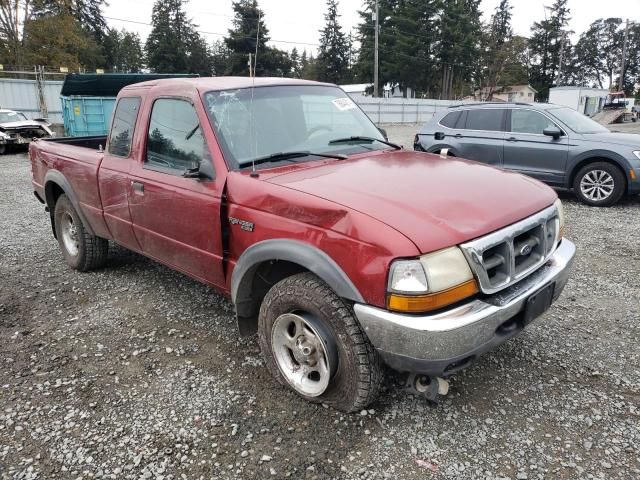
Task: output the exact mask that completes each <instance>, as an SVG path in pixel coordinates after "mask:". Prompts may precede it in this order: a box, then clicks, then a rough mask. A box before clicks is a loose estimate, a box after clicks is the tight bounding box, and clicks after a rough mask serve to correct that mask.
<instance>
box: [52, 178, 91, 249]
mask: <svg viewBox="0 0 640 480" xmlns="http://www.w3.org/2000/svg"><path fill="white" fill-rule="evenodd" d="M62 194H65V195H66V196H67V198H68V199H69V201H70V202H71V204H72V205H73V208H74V209H75V210H76V212H77V213H78V216H79V217H80V220H82V224H83V225H84V228H85V230H86V231H87V232H88V233H89V234H91V235H94V232H93V228H92V227H91V224H90V223H89V222H88V221H87V219H86V217H85V216H84V213H83V211H82V209H81V208H80V203H79V201H78V197H77V195H76V194H75V192H74V190H73V187H72V186H71V183H69V181H68V180H67V178H66V177H65V176H64V175H63V174H62V173H60V172H59V171H57V170H50V171H49V172H47V174H46V175H45V177H44V200H45V203H46V205H47V208H48V209H49V216H50V218H51V229H52V230H53V236H54V237H56V238H57V234H56V226H55V219H54V214H55V208H56V202H57V201H58V198H59V197H60V195H62Z"/></svg>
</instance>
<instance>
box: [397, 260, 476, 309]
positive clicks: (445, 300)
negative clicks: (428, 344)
mask: <svg viewBox="0 0 640 480" xmlns="http://www.w3.org/2000/svg"><path fill="white" fill-rule="evenodd" d="M477 292H478V285H477V283H476V281H475V279H474V278H473V273H471V268H469V264H468V263H467V260H466V259H465V257H464V254H463V253H462V251H461V250H460V249H459V248H458V247H451V248H446V249H444V250H440V251H438V252H434V253H430V254H427V255H423V256H422V257H420V258H418V259H416V260H398V261H395V262H393V263H392V264H391V270H390V272H389V286H388V295H387V307H388V308H389V309H390V310H395V311H400V312H426V311H430V310H435V309H438V308H442V307H446V306H447V305H451V304H452V303H456V302H458V301H460V300H462V299H464V298H467V297H469V296H471V295H474V294H476V293H477Z"/></svg>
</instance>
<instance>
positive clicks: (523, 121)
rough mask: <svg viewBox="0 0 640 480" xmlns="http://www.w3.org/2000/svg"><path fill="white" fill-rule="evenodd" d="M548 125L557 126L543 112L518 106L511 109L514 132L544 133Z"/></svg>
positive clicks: (512, 129)
mask: <svg viewBox="0 0 640 480" xmlns="http://www.w3.org/2000/svg"><path fill="white" fill-rule="evenodd" d="M547 127H555V125H554V124H553V122H552V121H551V120H549V119H548V118H547V117H545V116H544V115H542V114H541V113H538V112H534V111H533V110H524V109H521V108H516V109H513V110H511V131H512V132H513V133H535V134H538V135H542V134H543V130H544V129H545V128H547Z"/></svg>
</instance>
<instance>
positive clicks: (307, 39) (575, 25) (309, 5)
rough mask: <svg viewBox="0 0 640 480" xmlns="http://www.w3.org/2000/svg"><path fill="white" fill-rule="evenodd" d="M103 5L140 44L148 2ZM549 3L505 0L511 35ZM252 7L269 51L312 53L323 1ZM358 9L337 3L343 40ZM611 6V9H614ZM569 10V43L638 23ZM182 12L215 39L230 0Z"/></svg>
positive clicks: (632, 5)
mask: <svg viewBox="0 0 640 480" xmlns="http://www.w3.org/2000/svg"><path fill="white" fill-rule="evenodd" d="M108 1H109V6H108V7H107V8H106V9H105V16H106V17H107V23H108V24H109V25H110V26H111V27H115V28H126V29H127V30H132V31H135V32H137V33H139V34H140V36H141V38H142V39H143V40H145V39H146V37H147V35H148V34H149V32H150V31H151V27H150V26H149V25H145V24H148V23H151V10H152V8H153V3H154V0H108ZM499 2H500V0H483V1H482V11H483V18H484V19H485V20H488V18H489V17H490V16H491V14H492V13H493V11H494V10H495V8H496V6H497V5H498V3H499ZM552 3H553V0H511V4H512V5H513V7H514V8H513V10H512V24H513V28H514V32H515V33H516V34H518V35H522V36H528V35H529V33H530V27H531V25H532V24H533V22H534V21H539V20H542V19H544V15H545V9H544V5H551V4H552ZM258 4H259V5H260V8H261V9H262V10H263V11H264V13H265V22H266V25H267V28H268V29H269V34H270V36H271V39H272V42H271V44H272V45H274V46H276V47H278V48H280V49H282V50H291V49H292V48H293V47H294V46H296V47H297V48H298V50H300V51H302V50H304V49H306V50H307V51H310V52H311V51H313V52H315V51H316V49H317V43H318V38H319V36H320V34H319V30H320V29H321V28H322V27H323V25H324V14H325V11H326V2H325V0H258ZM362 5H363V1H362V0H339V7H338V12H339V14H340V15H341V18H340V23H341V24H342V26H343V30H344V31H345V32H346V33H347V34H348V33H349V31H350V30H353V33H354V35H355V33H356V27H357V25H358V23H359V22H360V17H359V15H358V13H357V12H358V10H360V9H361V8H362ZM612 5H615V8H614V9H612V8H611V6H612ZM569 7H570V9H571V17H572V18H571V22H570V24H569V28H570V29H571V30H573V31H575V32H576V33H575V34H574V36H573V38H572V40H573V41H574V42H575V41H576V40H577V38H578V37H579V35H580V33H581V32H583V31H585V30H586V29H587V27H588V26H589V25H590V24H591V22H593V21H594V20H596V19H598V18H606V17H611V16H616V17H622V18H629V19H630V20H631V21H636V22H640V0H614V1H613V2H607V1H606V0H569ZM186 11H187V14H188V15H189V16H190V17H191V19H192V21H193V22H194V23H195V24H196V25H198V30H199V31H201V32H202V33H203V35H204V36H205V37H206V38H207V39H208V40H209V41H213V40H216V39H221V38H222V37H223V36H224V35H225V34H226V33H227V30H228V29H229V28H230V27H231V20H232V18H233V10H232V8H231V0H215V1H214V0H190V1H189V3H188V4H187V7H186ZM134 22H138V23H134Z"/></svg>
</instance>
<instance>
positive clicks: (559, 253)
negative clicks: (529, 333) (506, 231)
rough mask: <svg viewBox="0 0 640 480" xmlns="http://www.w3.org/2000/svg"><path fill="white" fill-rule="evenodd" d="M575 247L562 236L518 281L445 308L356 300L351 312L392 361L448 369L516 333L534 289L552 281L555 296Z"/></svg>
mask: <svg viewBox="0 0 640 480" xmlns="http://www.w3.org/2000/svg"><path fill="white" fill-rule="evenodd" d="M575 252H576V247H575V245H574V244H573V243H572V242H570V241H569V240H567V239H563V240H562V242H561V243H560V245H559V246H558V248H557V250H556V251H555V252H554V253H553V255H552V256H551V257H550V258H549V260H548V261H547V262H546V263H545V264H544V265H543V266H542V267H540V268H539V269H538V270H537V271H535V272H534V273H532V274H531V275H529V276H528V277H526V278H524V279H523V280H521V281H520V282H518V283H517V284H515V285H513V286H511V287H509V288H506V289H504V290H502V291H500V292H498V293H496V294H494V295H491V296H487V297H485V298H478V299H475V300H472V301H470V302H468V303H466V304H463V305H460V306H457V307H454V308H452V309H450V310H446V311H444V312H440V313H435V314H431V315H421V316H416V315H406V314H399V313H394V312H389V311H388V310H384V309H381V308H377V307H372V306H369V305H362V304H356V305H355V307H354V310H355V314H356V316H357V318H358V320H359V321H360V324H361V325H362V327H363V328H364V330H365V332H366V333H367V336H368V337H369V340H370V341H371V343H373V345H374V346H375V347H376V349H377V350H378V352H379V353H380V354H381V356H382V358H383V359H384V360H385V362H386V363H387V364H388V365H389V366H390V367H392V368H394V369H396V370H399V371H408V372H417V373H423V374H425V375H429V376H433V377H441V376H446V375H450V374H452V373H454V372H456V371H457V370H460V369H462V368H464V367H466V366H467V365H468V364H469V363H471V362H472V361H473V360H474V359H475V358H477V357H478V356H480V355H481V354H483V353H485V352H487V351H489V350H492V349H493V348H495V347H497V346H498V345H500V344H502V343H504V342H505V341H507V340H508V339H509V338H511V337H513V336H515V335H517V334H518V333H520V332H521V331H522V329H523V328H524V327H525V325H524V322H523V319H524V310H525V305H526V303H527V299H528V298H529V297H530V296H531V295H532V294H534V293H536V292H538V291H540V290H542V289H543V288H545V287H546V286H548V285H550V284H552V283H553V284H555V287H554V293H553V301H554V302H555V300H556V299H557V298H558V297H559V296H560V293H562V290H563V289H564V287H565V285H566V283H567V280H568V279H569V272H570V270H571V266H572V264H573V257H574V255H575Z"/></svg>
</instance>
